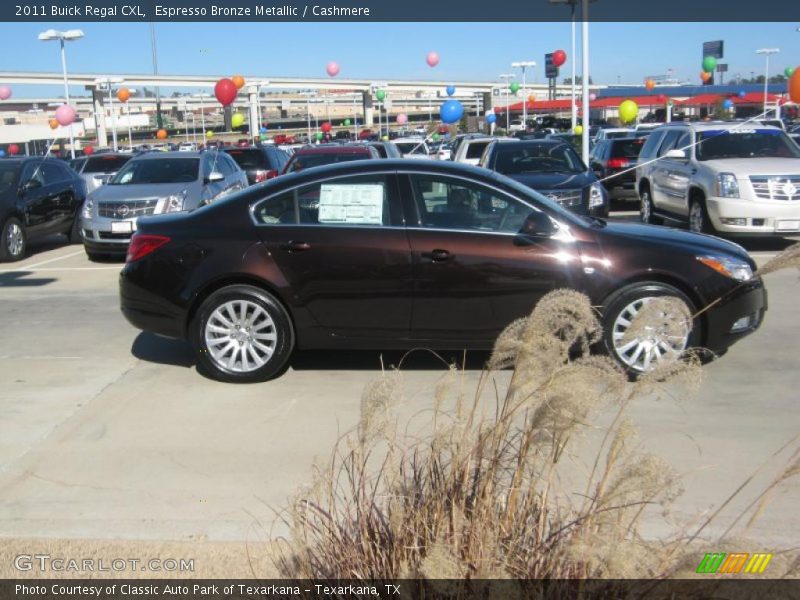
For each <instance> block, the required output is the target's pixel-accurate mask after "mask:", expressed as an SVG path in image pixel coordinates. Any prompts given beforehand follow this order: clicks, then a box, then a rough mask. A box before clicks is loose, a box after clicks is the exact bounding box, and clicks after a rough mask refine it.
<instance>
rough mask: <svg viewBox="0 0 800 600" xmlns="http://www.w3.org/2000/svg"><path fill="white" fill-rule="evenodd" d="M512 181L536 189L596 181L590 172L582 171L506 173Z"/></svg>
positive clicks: (574, 186)
mask: <svg viewBox="0 0 800 600" xmlns="http://www.w3.org/2000/svg"><path fill="white" fill-rule="evenodd" d="M506 177H510V178H511V179H513V180H514V181H518V182H520V183H521V184H523V185H527V186H528V187H529V188H531V189H534V190H536V191H541V190H555V189H574V188H582V187H585V186H587V185H590V184H592V183H594V182H595V181H597V177H596V176H595V175H594V173H591V172H582V173H521V174H519V175H506Z"/></svg>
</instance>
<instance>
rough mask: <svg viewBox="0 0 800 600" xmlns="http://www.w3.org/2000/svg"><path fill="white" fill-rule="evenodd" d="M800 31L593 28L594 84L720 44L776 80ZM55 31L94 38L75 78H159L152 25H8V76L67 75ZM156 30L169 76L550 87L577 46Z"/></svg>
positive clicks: (507, 32) (542, 37) (677, 64)
mask: <svg viewBox="0 0 800 600" xmlns="http://www.w3.org/2000/svg"><path fill="white" fill-rule="evenodd" d="M798 25H800V23H753V24H751V23H592V24H591V25H590V50H591V52H590V57H591V58H590V61H591V62H590V68H591V73H592V79H593V81H594V82H595V83H609V84H611V83H616V82H617V81H618V80H619V81H621V82H622V83H641V82H642V81H643V78H644V77H645V76H646V75H656V74H663V73H665V72H666V70H667V69H668V68H672V69H673V70H674V73H675V75H676V76H677V77H678V78H679V79H681V80H685V79H688V80H690V81H691V82H692V83H699V73H700V70H701V68H700V63H701V59H702V56H701V55H702V42H704V41H709V40H717V39H722V40H724V41H725V58H724V62H727V63H728V64H729V69H730V71H729V73H728V74H727V76H726V79H727V78H733V77H735V75H736V74H737V73H741V74H742V76H744V77H749V76H750V74H751V72H755V73H756V74H761V73H763V70H764V59H763V57H761V56H757V55H756V54H755V50H756V49H757V48H761V47H779V48H780V49H781V53H780V54H779V55H777V56H773V57H772V59H771V65H772V66H771V73H772V74H774V73H777V72H779V71H783V69H784V68H785V67H787V66H795V65H798V64H800V32H798V31H797V27H798ZM49 27H56V28H60V29H68V28H80V29H83V31H84V32H85V34H86V37H85V38H84V39H82V40H80V41H77V42H73V43H70V44H69V45H68V50H67V58H68V67H69V70H71V71H75V72H87V73H101V74H110V73H124V72H128V73H149V72H152V62H151V54H150V37H149V26H148V24H146V23H73V24H66V23H61V24H55V23H44V22H43V23H19V24H13V25H12V24H10V23H2V24H0V39H2V40H3V48H4V53H3V60H2V64H1V65H0V70H10V71H27V70H30V71H59V70H60V68H61V65H60V59H59V53H58V46H57V44H56V43H54V42H40V41H38V40H37V39H36V36H37V34H38V33H39V32H40V31H43V30H45V29H48V28H49ZM156 31H157V40H158V66H159V71H160V72H161V73H162V74H175V75H184V74H185V75H193V74H212V75H217V74H218V75H220V76H225V75H227V76H230V75H232V74H234V73H242V74H244V75H246V76H247V75H258V76H263V77H270V76H273V77H277V76H308V77H325V76H326V75H325V65H326V63H327V62H328V61H331V60H335V61H338V62H339V63H340V65H341V74H340V77H353V78H375V79H388V78H419V79H442V80H458V79H462V80H481V81H493V80H497V75H498V74H500V73H506V72H510V71H511V67H510V63H511V62H512V61H515V60H535V61H536V62H537V63H538V64H537V67H536V69H534V73H533V75H532V76H530V75H529V80H535V81H539V82H541V81H542V77H543V75H542V65H543V62H544V54H545V52H550V51H553V50H555V49H557V48H562V49H564V50H566V51H567V53H569V51H570V24H569V23H567V22H565V23H445V24H438V23H372V24H361V23H358V24H356V23H329V24H316V23H286V24H272V23H245V24H232V23H220V24H217V23H157V24H156ZM578 32H579V33H580V26H578ZM430 50H435V51H437V52H439V54H440V55H441V63H440V64H439V66H438V67H436V68H435V69H431V68H429V67H428V66H427V65H426V64H425V55H426V54H427V53H428V52H429V51H430ZM579 53H580V50H579ZM570 59H571V57H570ZM569 70H570V67H569V63H567V64H566V65H565V66H564V67H563V68H562V76H568V75H569ZM578 73H580V67H578ZM517 76H518V77H519V74H518V75H517ZM0 83H2V82H0ZM49 92H50V93H49V94H47V95H50V94H55V93H57V91H56V90H50V91H49ZM15 95H16V96H17V97H31V96H41V95H45V88H43V87H31V86H20V87H19V89H16V90H15Z"/></svg>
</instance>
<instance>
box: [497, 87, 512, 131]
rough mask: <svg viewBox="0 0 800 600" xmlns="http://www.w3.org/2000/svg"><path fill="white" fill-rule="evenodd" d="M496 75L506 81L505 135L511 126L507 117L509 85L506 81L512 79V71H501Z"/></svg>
mask: <svg viewBox="0 0 800 600" xmlns="http://www.w3.org/2000/svg"><path fill="white" fill-rule="evenodd" d="M498 77H500V79H502V80H503V81H505V83H506V86H505V87H506V135H508V129H509V128H510V127H511V122H510V117H509V110H508V107H509V106H510V104H509V99H508V86H509V83H508V82H509V81H511V80H512V79H514V74H513V73H501V74H500V75H498Z"/></svg>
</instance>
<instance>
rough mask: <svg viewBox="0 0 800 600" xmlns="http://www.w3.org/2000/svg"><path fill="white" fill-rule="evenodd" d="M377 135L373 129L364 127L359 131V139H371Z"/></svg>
mask: <svg viewBox="0 0 800 600" xmlns="http://www.w3.org/2000/svg"><path fill="white" fill-rule="evenodd" d="M374 135H375V133H374V132H373V131H372V129H362V130H361V131H359V132H358V139H359V140H370V139H372V137H373V136H374Z"/></svg>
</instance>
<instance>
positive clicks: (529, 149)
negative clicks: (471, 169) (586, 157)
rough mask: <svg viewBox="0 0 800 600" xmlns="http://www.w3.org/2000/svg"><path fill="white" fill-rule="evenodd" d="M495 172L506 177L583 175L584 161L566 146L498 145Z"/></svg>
mask: <svg viewBox="0 0 800 600" xmlns="http://www.w3.org/2000/svg"><path fill="white" fill-rule="evenodd" d="M494 170H495V171H497V172H498V173H503V174H504V175H522V174H524V173H582V172H584V171H585V170H586V167H585V166H584V164H583V161H582V160H581V159H580V157H579V156H578V155H577V154H576V153H575V150H573V149H572V147H571V146H568V145H566V144H526V143H518V144H510V143H509V144H498V148H497V154H496V156H495V160H494Z"/></svg>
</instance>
